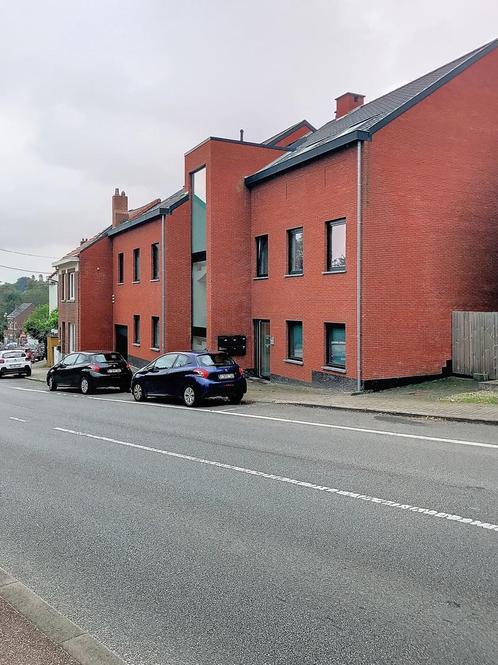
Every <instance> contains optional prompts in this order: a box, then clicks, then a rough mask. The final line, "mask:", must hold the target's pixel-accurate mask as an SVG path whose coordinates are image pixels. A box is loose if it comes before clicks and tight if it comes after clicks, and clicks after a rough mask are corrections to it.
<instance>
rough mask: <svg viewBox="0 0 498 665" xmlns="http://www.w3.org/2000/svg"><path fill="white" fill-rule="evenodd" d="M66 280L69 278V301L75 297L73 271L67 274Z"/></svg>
mask: <svg viewBox="0 0 498 665" xmlns="http://www.w3.org/2000/svg"><path fill="white" fill-rule="evenodd" d="M68 278H69V300H74V295H75V286H74V283H75V274H74V271H71V272H69V273H68Z"/></svg>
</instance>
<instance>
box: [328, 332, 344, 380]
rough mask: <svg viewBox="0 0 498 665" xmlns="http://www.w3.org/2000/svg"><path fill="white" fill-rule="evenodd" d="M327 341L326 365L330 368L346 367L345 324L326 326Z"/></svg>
mask: <svg viewBox="0 0 498 665" xmlns="http://www.w3.org/2000/svg"><path fill="white" fill-rule="evenodd" d="M325 334H326V340H327V358H326V363H327V365H328V366H329V367H338V368H339V369H345V367H346V326H345V325H344V323H327V324H325Z"/></svg>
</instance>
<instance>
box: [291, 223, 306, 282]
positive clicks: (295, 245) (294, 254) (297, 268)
mask: <svg viewBox="0 0 498 665" xmlns="http://www.w3.org/2000/svg"><path fill="white" fill-rule="evenodd" d="M287 243H288V252H289V261H288V274H289V275H302V274H303V228H302V227H300V228H298V229H290V231H287Z"/></svg>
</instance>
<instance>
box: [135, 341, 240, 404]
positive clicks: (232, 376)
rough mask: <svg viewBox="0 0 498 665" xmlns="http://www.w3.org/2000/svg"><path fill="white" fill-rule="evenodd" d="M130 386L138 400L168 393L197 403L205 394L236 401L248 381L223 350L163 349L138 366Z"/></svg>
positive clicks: (205, 396)
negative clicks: (168, 350) (212, 351)
mask: <svg viewBox="0 0 498 665" xmlns="http://www.w3.org/2000/svg"><path fill="white" fill-rule="evenodd" d="M131 390H132V392H133V397H134V398H135V399H136V400H137V402H142V401H143V400H146V399H147V397H149V396H150V397H152V396H154V397H163V396H171V397H181V398H182V399H183V402H184V404H185V405H186V406H196V405H197V404H198V403H199V402H200V401H201V400H202V399H205V398H207V397H228V399H229V401H230V403H231V404H239V402H240V401H241V400H242V397H243V396H244V394H245V393H246V392H247V382H246V380H245V377H244V371H243V370H242V368H241V367H239V365H237V363H236V362H235V361H234V360H232V358H230V356H228V355H227V354H226V353H221V352H215V353H208V352H206V351H182V352H180V353H179V352H176V353H166V355H164V356H160V357H159V358H157V359H156V360H154V361H153V362H151V363H149V364H148V365H146V366H145V367H143V368H142V369H140V370H139V371H138V372H137V373H136V374H135V375H134V376H133V380H132V383H131Z"/></svg>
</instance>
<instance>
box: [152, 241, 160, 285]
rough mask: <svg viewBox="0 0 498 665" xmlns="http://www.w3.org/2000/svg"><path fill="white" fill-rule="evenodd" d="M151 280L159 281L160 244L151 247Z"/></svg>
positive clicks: (156, 243)
mask: <svg viewBox="0 0 498 665" xmlns="http://www.w3.org/2000/svg"><path fill="white" fill-rule="evenodd" d="M151 279H159V243H158V242H155V243H154V244H153V245H151Z"/></svg>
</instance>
